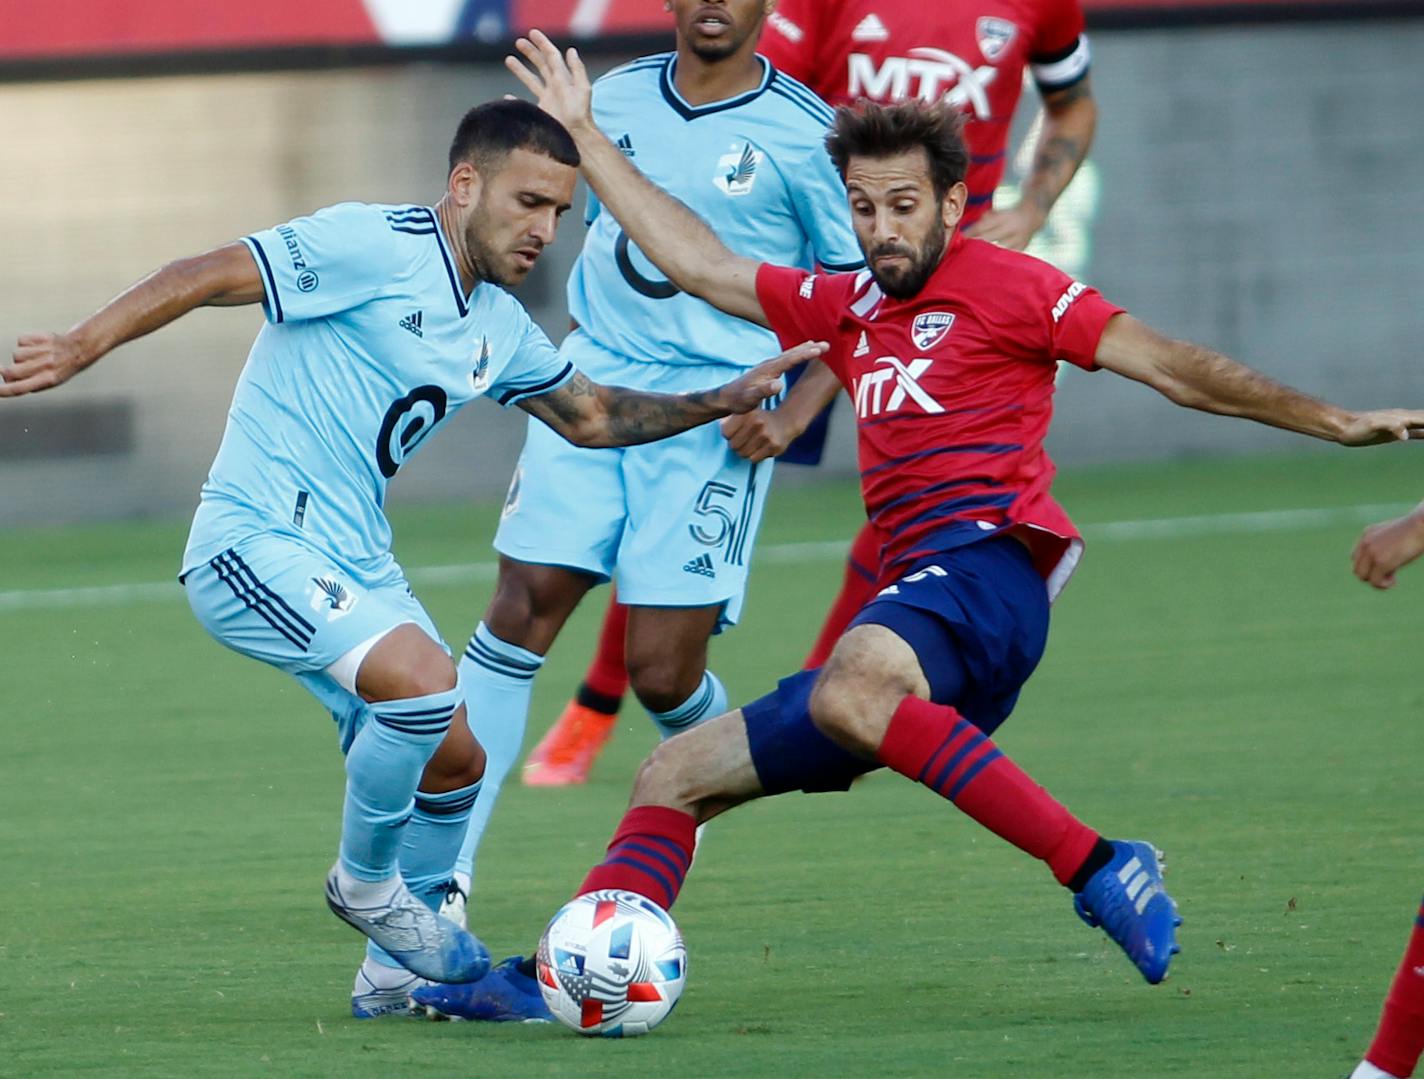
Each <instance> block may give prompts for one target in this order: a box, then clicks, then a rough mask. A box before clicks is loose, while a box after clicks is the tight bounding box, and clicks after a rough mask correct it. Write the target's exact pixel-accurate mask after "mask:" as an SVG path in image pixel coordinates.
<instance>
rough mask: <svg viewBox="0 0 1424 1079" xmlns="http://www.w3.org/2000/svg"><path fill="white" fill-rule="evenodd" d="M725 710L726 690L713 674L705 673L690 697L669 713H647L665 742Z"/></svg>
mask: <svg viewBox="0 0 1424 1079" xmlns="http://www.w3.org/2000/svg"><path fill="white" fill-rule="evenodd" d="M726 710H727V690H726V688H725V687H724V686H723V685H722V682H721V679H719V678H718V677H717V676H716V675H715V674H713V673H712V672H711V671H705V672H703V675H702V681H701V683H700V684H699V685H698V687H697V688H696V689H694V690H693V691H692V696H691V697H688V698H687V700H685V701H683V702H682V703H681V704H679V705H678V706H677V707H676V708H674V709H673V710H672V711H671V712H649V713H648V715H649V716H650V717H651V718H652V721H653V724H654V726H656V727H657V728H658V734H660V735H661V736H662V739H663V741H665V742H666V741H667V740H668V739H669V738H671V737H672V736H673V735H674V734H681V733H682V732H683V731H686V730H691V729H692V728H693V727H695V726H697V725H698V724H699V723H701V722H703V721H704V720H708V719H712V718H714V717H716V716H720V715H721V714H722V713H723V712H725V711H726Z"/></svg>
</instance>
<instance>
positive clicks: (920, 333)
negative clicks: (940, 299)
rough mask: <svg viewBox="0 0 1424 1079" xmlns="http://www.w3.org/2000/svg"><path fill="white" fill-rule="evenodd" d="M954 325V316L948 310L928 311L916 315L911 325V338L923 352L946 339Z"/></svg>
mask: <svg viewBox="0 0 1424 1079" xmlns="http://www.w3.org/2000/svg"><path fill="white" fill-rule="evenodd" d="M953 325H954V316H953V315H952V314H950V313H949V312H948V311H926V312H925V313H924V314H923V315H916V316H915V321H914V322H913V323H912V324H911V325H910V340H911V341H913V342H914V343H915V347H916V348H917V349H919V350H920V351H921V352H926V351H928V350H929V349H932V348H934V347H935V345H937V344H939V343H940V342H941V341H943V340H944V335H945V334H947V333H949V328H950V327H951V326H953Z"/></svg>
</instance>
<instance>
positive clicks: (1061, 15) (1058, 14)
mask: <svg viewBox="0 0 1424 1079" xmlns="http://www.w3.org/2000/svg"><path fill="white" fill-rule="evenodd" d="M1042 16H1043V19H1042V22H1040V23H1039V26H1038V32H1037V33H1036V34H1035V35H1034V39H1033V45H1032V47H1031V48H1030V49H1029V61H1030V62H1032V63H1037V62H1040V61H1043V60H1060V59H1062V58H1063V56H1065V55H1067V54H1068V53H1069V52H1071V51H1072V49H1073V45H1074V43H1075V42H1077V40H1078V36H1079V35H1080V34H1082V32H1083V26H1084V23H1083V8H1082V7H1081V5H1080V4H1079V2H1078V0H1043V8H1042Z"/></svg>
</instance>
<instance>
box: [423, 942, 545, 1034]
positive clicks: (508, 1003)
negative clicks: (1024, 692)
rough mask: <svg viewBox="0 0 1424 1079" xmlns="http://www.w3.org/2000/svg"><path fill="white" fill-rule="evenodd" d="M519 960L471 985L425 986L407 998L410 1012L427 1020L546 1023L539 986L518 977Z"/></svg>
mask: <svg viewBox="0 0 1424 1079" xmlns="http://www.w3.org/2000/svg"><path fill="white" fill-rule="evenodd" d="M523 960H524V957H523V956H520V955H513V956H510V957H509V958H508V959H506V960H504V962H502V963H500V964H499V965H498V966H496V967H495V968H494V969H493V970H491V971H490V972H489V973H488V974H486V975H485V976H484V977H483V978H481V979H480V980H479V981H477V982H475V983H473V984H471V985H427V986H424V987H423V988H420V989H417V990H415V991H414V992H413V993H411V995H410V999H411V1010H412V1012H413V1013H414V1014H416V1015H421V1016H425V1017H426V1018H428V1019H467V1020H471V1021H474V1022H482V1023H549V1022H552V1021H553V1018H554V1014H553V1013H552V1012H551V1011H549V1006H548V1005H547V1004H545V1003H544V994H543V993H541V992H540V991H539V983H538V982H536V981H535V980H534V979H533V978H531V977H529V976H528V975H527V974H521V973H520V971H519V965H520V963H522V962H523Z"/></svg>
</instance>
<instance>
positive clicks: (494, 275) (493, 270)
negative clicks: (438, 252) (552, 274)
mask: <svg viewBox="0 0 1424 1079" xmlns="http://www.w3.org/2000/svg"><path fill="white" fill-rule="evenodd" d="M489 232H490V215H489V211H488V210H487V209H486V208H485V200H484V196H483V195H481V196H480V201H479V202H478V203H477V204H476V205H475V208H474V211H473V212H472V213H471V214H470V223H469V225H467V226H466V228H465V250H466V251H468V252H469V254H470V263H471V265H472V266H473V267H474V270H475V275H476V276H477V277H478V278H479V279H480V280H481V281H488V282H489V283H490V284H491V285H499V286H500V287H502V288H507V287H508V286H509V285H512V284H516V283H517V282H514V281H511V280H510V278H509V275H508V274H506V273H504V272H502V271H501V270H500V268H499V259H498V255H497V254H496V252H495V249H494V248H493V247H492V246H490V244H489V243H488V242H487V241H486V240H485V237H486V236H487V235H488V234H489Z"/></svg>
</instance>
